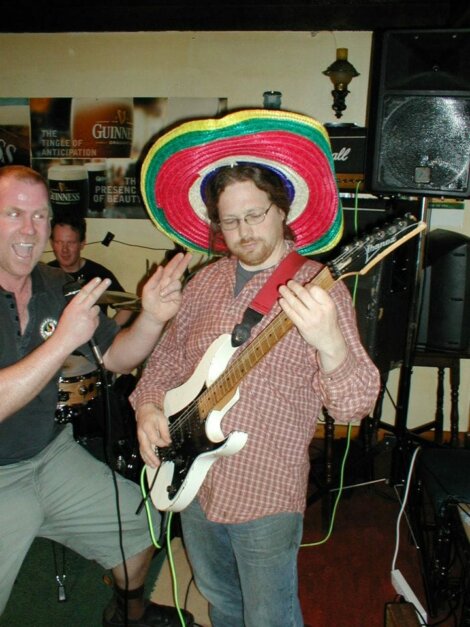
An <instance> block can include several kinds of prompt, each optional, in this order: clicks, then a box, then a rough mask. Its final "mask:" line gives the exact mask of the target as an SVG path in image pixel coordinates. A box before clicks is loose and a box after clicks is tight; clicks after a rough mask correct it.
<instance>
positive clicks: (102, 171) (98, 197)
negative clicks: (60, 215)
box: [85, 161, 107, 213]
mask: <svg viewBox="0 0 470 627" xmlns="http://www.w3.org/2000/svg"><path fill="white" fill-rule="evenodd" d="M85 168H86V171H87V172H88V211H91V212H92V213H101V212H102V211H103V210H104V208H105V206H106V191H107V171H106V161H91V162H90V163H85Z"/></svg>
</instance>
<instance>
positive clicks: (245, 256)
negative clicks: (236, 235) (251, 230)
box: [232, 237, 273, 266]
mask: <svg viewBox="0 0 470 627" xmlns="http://www.w3.org/2000/svg"><path fill="white" fill-rule="evenodd" d="M251 242H256V244H257V246H256V248H255V249H253V250H247V249H246V248H245V247H244V246H243V244H249V243H251ZM260 244H261V245H260ZM272 252H273V248H272V247H271V248H270V247H269V246H268V245H267V243H266V242H265V241H264V240H263V239H261V238H257V237H251V238H249V239H240V240H239V241H238V242H237V243H236V244H235V245H234V246H232V253H233V254H234V255H235V256H236V257H238V259H239V260H240V261H241V262H242V263H243V264H245V265H246V266H259V265H261V264H262V263H264V262H265V261H266V259H268V257H269V256H270V255H271V254H272Z"/></svg>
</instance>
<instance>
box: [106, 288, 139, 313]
mask: <svg viewBox="0 0 470 627" xmlns="http://www.w3.org/2000/svg"><path fill="white" fill-rule="evenodd" d="M98 305H108V306H109V307H111V309H115V310H116V311H119V310H120V309H129V310H131V311H140V310H141V309H142V300H141V299H140V298H139V297H138V296H136V295H135V294H130V293H129V292H114V291H112V290H108V291H107V292H104V293H103V294H102V295H101V296H100V298H99V299H98Z"/></svg>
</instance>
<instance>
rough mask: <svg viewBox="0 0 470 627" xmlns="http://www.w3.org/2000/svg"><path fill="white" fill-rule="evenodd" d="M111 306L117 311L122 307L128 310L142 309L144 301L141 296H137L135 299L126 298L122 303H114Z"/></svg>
mask: <svg viewBox="0 0 470 627" xmlns="http://www.w3.org/2000/svg"><path fill="white" fill-rule="evenodd" d="M110 307H111V309H114V310H115V311H120V310H121V309H126V310H127V311H141V310H142V301H141V299H140V298H136V299H135V300H125V301H123V302H122V303H114V304H113V305H110Z"/></svg>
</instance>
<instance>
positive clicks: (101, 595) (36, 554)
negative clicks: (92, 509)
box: [0, 538, 165, 627]
mask: <svg viewBox="0 0 470 627" xmlns="http://www.w3.org/2000/svg"><path fill="white" fill-rule="evenodd" d="M53 547H55V548H53ZM54 551H55V554H56V560H55V559H54ZM164 559H165V551H162V552H161V553H160V554H157V555H156V556H155V558H154V560H153V562H152V565H151V568H150V572H149V577H148V582H147V594H148V595H150V594H151V592H152V588H153V585H154V582H155V580H156V579H157V577H158V573H159V571H160V569H161V566H162V562H163V560H164ZM56 561H57V565H58V567H59V572H60V574H62V573H63V572H64V571H63V564H64V560H63V553H62V547H60V546H59V545H56V544H53V543H52V542H51V541H49V540H45V539H43V538H37V539H36V540H35V541H34V542H33V545H32V547H31V549H30V551H29V553H28V555H27V556H26V559H25V561H24V563H23V566H22V569H21V571H20V573H19V576H18V578H17V580H16V583H15V585H14V588H13V592H12V594H11V596H10V599H9V601H8V604H7V607H6V609H5V612H4V613H3V615H2V616H1V617H0V627H101V615H102V612H103V609H104V607H105V606H106V604H107V603H108V601H109V599H110V598H111V596H112V592H111V588H110V587H109V585H107V584H106V583H105V582H104V580H103V576H105V575H106V574H107V571H105V570H103V568H101V566H99V565H98V564H96V563H94V562H90V561H88V560H85V559H84V558H82V557H81V556H80V555H78V554H76V553H74V552H73V551H71V550H69V549H66V550H65V574H66V577H65V579H64V582H65V592H66V597H67V600H66V601H65V602H59V601H58V586H57V582H56V572H57V571H56V566H55V563H56Z"/></svg>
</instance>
